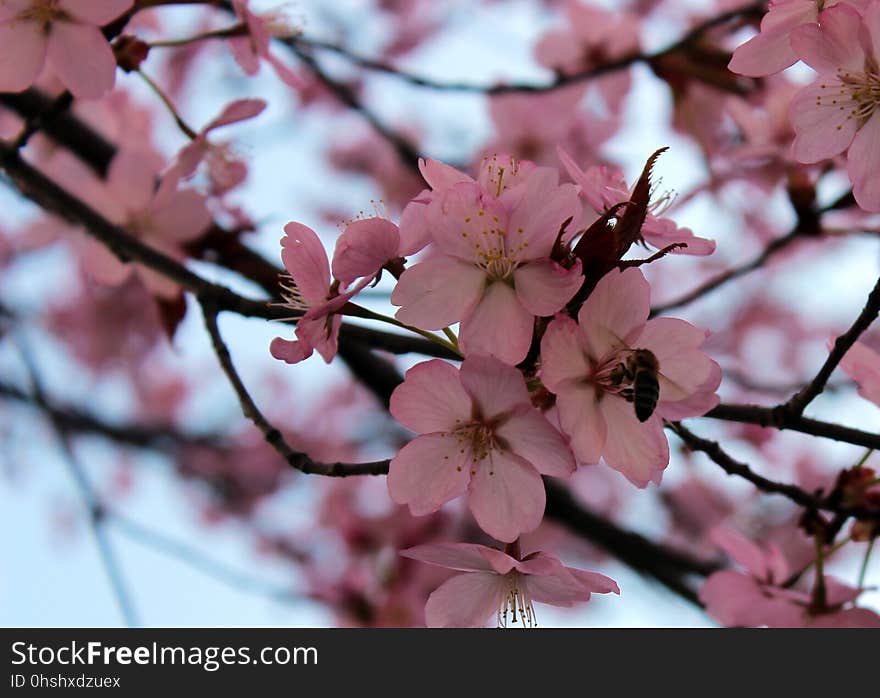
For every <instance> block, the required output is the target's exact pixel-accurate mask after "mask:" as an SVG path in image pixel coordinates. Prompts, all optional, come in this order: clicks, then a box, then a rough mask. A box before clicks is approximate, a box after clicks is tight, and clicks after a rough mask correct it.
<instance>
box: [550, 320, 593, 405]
mask: <svg viewBox="0 0 880 698" xmlns="http://www.w3.org/2000/svg"><path fill="white" fill-rule="evenodd" d="M584 345H585V340H584V338H583V336H582V334H581V329H580V327H578V324H577V323H576V322H575V321H574V320H572V319H571V318H570V317H568V316H567V315H558V316H557V317H555V318H554V319H553V321H552V322H551V323H550V324H549V325H548V326H547V330H546V331H545V332H544V336H543V337H542V338H541V369H540V376H541V380H542V381H543V382H544V385H545V386H547V388H548V389H549V390H550V391H552V392H556V388H557V387H558V386H559V385H560V384H562V383H564V382H567V381H570V380H582V379H584V378H586V377H587V376H588V375H589V374H590V365H589V363H588V362H587V358H586V356H585V355H584V351H585V349H586V347H585V346H584Z"/></svg>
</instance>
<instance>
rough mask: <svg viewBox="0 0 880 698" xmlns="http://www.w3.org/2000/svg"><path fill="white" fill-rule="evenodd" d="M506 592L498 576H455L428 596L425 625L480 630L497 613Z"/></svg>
mask: <svg viewBox="0 0 880 698" xmlns="http://www.w3.org/2000/svg"><path fill="white" fill-rule="evenodd" d="M506 593H507V582H506V581H505V580H504V577H502V576H501V575H498V574H494V573H490V572H468V573H465V574H459V575H457V576H455V577H453V578H452V579H448V580H446V581H445V582H443V584H441V585H440V587H439V588H438V589H437V590H436V591H434V593H433V594H431V595H430V596H429V597H428V602H427V604H425V624H426V625H427V626H428V627H429V628H482V627H484V626H485V625H486V621H488V620H489V618H491V617H492V615H493V614H496V613H497V612H498V609H499V608H500V606H501V600H502V599H503V598H504V595H505V594H506Z"/></svg>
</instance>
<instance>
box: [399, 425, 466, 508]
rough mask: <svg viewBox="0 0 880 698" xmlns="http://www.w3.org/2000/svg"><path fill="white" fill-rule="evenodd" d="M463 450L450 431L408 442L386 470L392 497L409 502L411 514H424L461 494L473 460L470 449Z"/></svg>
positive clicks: (400, 502)
mask: <svg viewBox="0 0 880 698" xmlns="http://www.w3.org/2000/svg"><path fill="white" fill-rule="evenodd" d="M462 450H463V449H462V448H461V446H460V444H459V442H458V440H457V439H456V438H455V437H454V436H452V435H449V434H426V435H424V436H419V437H418V438H416V439H413V440H412V441H410V442H409V443H408V444H407V445H406V446H404V447H403V448H402V449H401V450H400V452H399V453H398V454H397V455H396V456H395V457H394V458H393V459H392V460H391V465H390V466H389V469H388V492H389V494H390V495H391V499H393V500H394V501H395V502H397V503H398V504H408V505H409V510H410V512H411V513H412V514H413V516H423V515H425V514H430V513H431V512H434V511H437V510H438V509H439V508H440V507H442V506H443V505H444V504H446V502H448V501H449V500H451V499H455V498H456V497H458V496H459V495H461V494H463V493H464V491H465V490H466V489H467V485H468V480H469V479H470V477H471V465H472V460H471V455H470V452H469V451H468V450H467V449H464V450H465V452H464V453H462Z"/></svg>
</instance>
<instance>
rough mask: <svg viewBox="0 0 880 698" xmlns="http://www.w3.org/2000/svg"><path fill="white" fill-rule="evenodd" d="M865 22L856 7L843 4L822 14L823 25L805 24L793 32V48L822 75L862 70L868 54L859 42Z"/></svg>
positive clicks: (820, 19) (820, 20) (820, 23)
mask: <svg viewBox="0 0 880 698" xmlns="http://www.w3.org/2000/svg"><path fill="white" fill-rule="evenodd" d="M861 23H862V18H861V15H860V14H859V13H858V11H857V10H856V9H855V8H854V7H851V6H850V5H847V4H846V3H839V4H837V5H835V6H834V7H829V8H828V9H827V10H824V11H823V12H821V13H820V14H819V24H804V25H802V26H799V27H797V28H795V29H794V30H792V32H791V46H792V48H793V49H794V51H795V53H797V55H798V56H799V57H800V59H801V60H802V61H803V62H804V63H806V64H807V65H809V66H810V67H811V68H813V69H815V70H816V71H818V72H819V73H823V74H830V75H833V74H835V73H837V72H838V71H841V70H858V71H861V70H863V68H864V62H865V51H864V49H863V48H862V46H861V44H860V43H859V41H858V39H857V37H858V35H859V27H860V25H861Z"/></svg>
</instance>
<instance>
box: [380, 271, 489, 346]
mask: <svg viewBox="0 0 880 698" xmlns="http://www.w3.org/2000/svg"><path fill="white" fill-rule="evenodd" d="M485 281H486V274H485V272H483V271H482V270H481V269H478V268H476V267H475V266H473V265H472V264H468V263H466V262H461V261H459V260H456V259H451V258H449V257H433V258H431V259H428V260H425V261H424V262H421V263H419V264H416V265H415V266H412V267H410V268H409V269H407V270H406V271H405V272H403V275H402V276H401V277H400V280H399V281H398V283H397V286H396V287H395V288H394V291H393V292H392V293H391V302H392V303H393V304H394V305H399V306H401V307H400V309H399V310H398V311H397V313H396V314H395V316H394V317H396V318H397V319H398V320H400V321H401V322H403V323H406V324H407V325H413V326H414V327H419V328H421V329H423V330H439V329H442V328H444V327H447V326H449V325H452V324H454V323H456V322H458V321H459V320H461V318H462V317H463V316H464V315H465V314H466V313H467V312H468V311H469V310H470V309H471V308H473V307H474V306H475V305H476V304H477V302H478V301H479V300H480V297H481V296H482V293H483V286H484V284H485Z"/></svg>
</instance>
